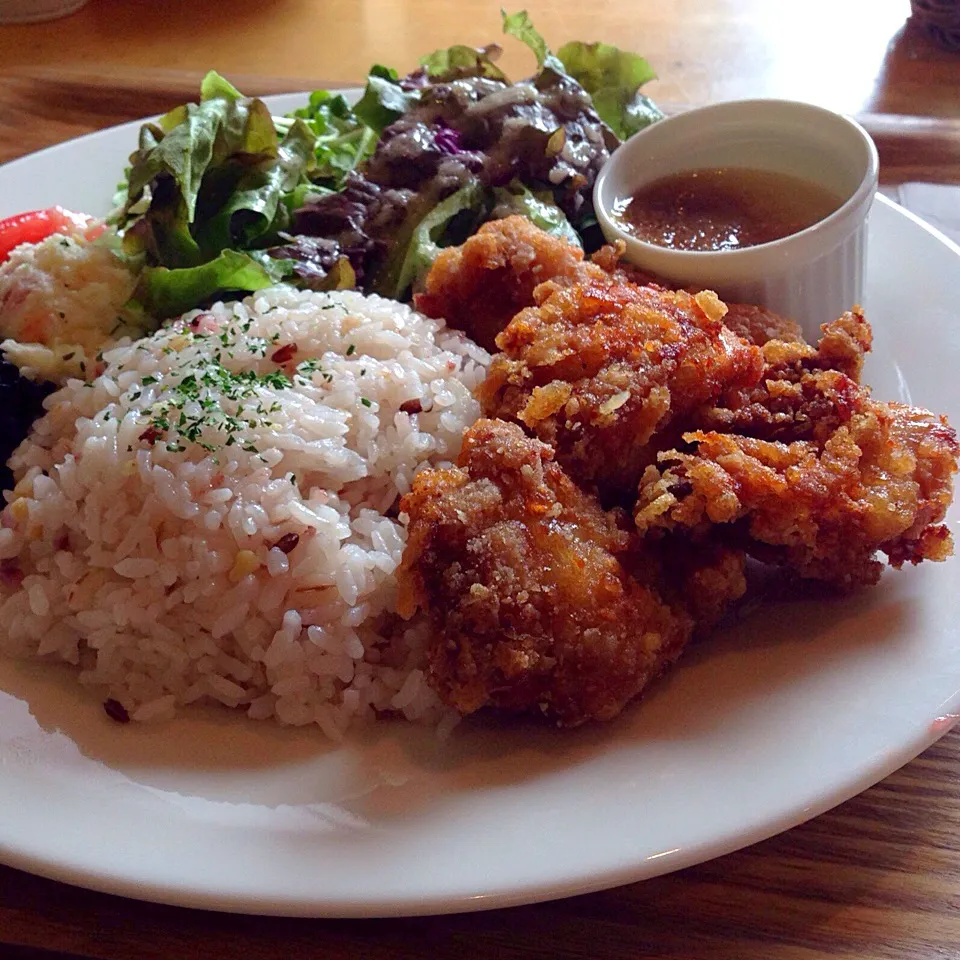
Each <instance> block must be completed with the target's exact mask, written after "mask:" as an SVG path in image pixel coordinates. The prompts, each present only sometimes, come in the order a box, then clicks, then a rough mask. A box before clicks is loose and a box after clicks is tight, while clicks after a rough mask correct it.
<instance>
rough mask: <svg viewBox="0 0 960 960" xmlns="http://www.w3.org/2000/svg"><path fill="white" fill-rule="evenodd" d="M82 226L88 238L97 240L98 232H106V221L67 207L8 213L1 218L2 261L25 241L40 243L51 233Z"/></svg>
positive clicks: (0, 242) (0, 260)
mask: <svg viewBox="0 0 960 960" xmlns="http://www.w3.org/2000/svg"><path fill="white" fill-rule="evenodd" d="M88 224H89V225H88ZM78 226H83V227H86V230H85V235H86V237H87V239H88V240H93V239H94V237H95V236H96V235H97V234H99V233H102V232H103V224H100V223H93V222H90V218H89V217H86V216H83V215H82V214H76V213H71V212H70V211H69V210H64V209H63V207H47V208H46V210H28V211H27V212H26V213H18V214H15V215H14V216H12V217H6V218H5V219H3V220H0V263H2V262H3V261H4V260H6V259H7V257H8V256H10V252H11V251H12V250H13V249H14V247H18V246H20V244H21V243H39V242H40V241H41V240H43V239H45V238H46V237H49V236H50V234H51V233H58V232H62V231H64V230H65V229H66V228H69V227H74V228H75V227H78Z"/></svg>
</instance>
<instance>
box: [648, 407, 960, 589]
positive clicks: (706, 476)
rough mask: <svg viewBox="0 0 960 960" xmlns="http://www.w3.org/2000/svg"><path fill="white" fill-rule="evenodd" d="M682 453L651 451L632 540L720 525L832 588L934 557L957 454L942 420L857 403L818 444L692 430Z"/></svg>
mask: <svg viewBox="0 0 960 960" xmlns="http://www.w3.org/2000/svg"><path fill="white" fill-rule="evenodd" d="M684 440H685V441H686V443H687V444H688V445H692V446H693V448H694V449H693V452H689V453H688V452H681V451H679V450H671V451H667V452H664V453H661V454H660V464H659V466H651V467H649V468H648V469H647V471H646V472H645V474H644V476H643V479H642V481H641V483H640V491H639V494H640V495H639V499H638V501H637V504H636V507H635V512H634V519H635V522H636V524H637V528H638V530H639V531H640V532H641V534H648V533H651V532H652V531H657V530H668V531H673V532H676V531H678V530H687V531H691V532H693V533H697V532H705V531H707V530H713V531H716V530H718V529H721V528H722V526H724V525H729V526H728V529H729V530H730V532H731V533H732V534H733V535H734V538H735V540H736V542H738V543H741V544H743V545H745V546H746V548H747V549H748V550H749V551H751V552H752V553H754V555H756V556H757V557H758V559H762V560H766V561H772V562H776V563H780V564H783V565H786V566H787V567H789V568H790V569H792V570H793V571H795V572H796V573H797V574H799V575H800V576H802V577H809V578H812V579H817V580H825V581H828V582H830V583H833V584H835V585H837V586H841V587H850V586H855V585H857V584H870V583H875V582H876V581H877V579H878V578H879V576H880V572H881V568H882V565H881V563H880V562H879V561H878V560H877V559H876V556H875V555H876V553H877V552H878V551H883V552H884V553H886V554H887V556H888V558H889V561H890V563H891V564H892V565H893V566H895V567H900V566H901V565H902V564H903V563H905V562H908V561H909V562H910V563H919V562H920V561H921V560H925V559H926V560H943V559H945V558H946V557H947V556H949V554H950V552H951V549H952V543H951V538H950V534H949V532H948V530H947V528H946V527H945V526H944V525H942V524H941V521H942V520H943V518H944V516H945V514H946V511H947V508H948V506H949V504H950V500H951V498H952V492H953V475H954V473H955V472H956V470H957V456H958V451H960V448H958V444H957V438H956V434H955V433H954V431H953V430H952V429H951V428H950V426H949V425H948V424H947V422H946V420H945V419H944V418H943V417H937V416H935V415H934V414H931V413H928V412H927V411H925V410H919V409H916V408H914V407H908V406H906V405H904V404H899V403H880V402H877V401H872V400H869V399H862V400H861V402H860V403H859V406H858V409H857V410H856V412H854V413H853V414H852V415H851V417H850V419H849V421H848V422H847V423H845V424H844V425H842V426H840V427H838V428H837V429H836V430H835V431H834V433H833V434H832V435H831V436H830V437H829V438H828V439H827V440H826V442H825V443H823V444H822V446H820V445H818V444H816V443H814V442H810V441H794V442H792V443H776V442H769V441H764V440H757V439H754V438H750V437H743V436H736V435H731V434H720V433H706V432H703V431H698V432H695V433H689V434H685V435H684Z"/></svg>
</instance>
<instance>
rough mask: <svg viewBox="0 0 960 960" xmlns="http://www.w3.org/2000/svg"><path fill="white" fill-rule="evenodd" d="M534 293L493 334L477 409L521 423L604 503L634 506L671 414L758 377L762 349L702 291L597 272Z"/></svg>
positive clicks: (695, 406) (693, 407) (681, 414)
mask: <svg viewBox="0 0 960 960" xmlns="http://www.w3.org/2000/svg"><path fill="white" fill-rule="evenodd" d="M536 297H537V299H538V301H539V305H538V306H536V307H529V308H527V309H526V310H523V311H521V312H520V313H519V314H517V316H516V317H514V318H513V320H512V321H511V322H510V323H509V325H508V326H507V328H506V329H505V330H504V331H503V332H502V333H501V334H500V335H499V336H498V337H497V345H498V346H499V347H500V349H501V351H502V353H500V354H499V355H497V356H495V357H494V359H493V362H492V363H491V365H490V369H489V372H488V375H487V378H486V380H485V381H484V383H483V384H482V385H481V387H480V388H479V390H478V396H479V398H480V402H481V405H482V407H483V411H484V414H485V415H486V416H491V417H499V418H501V419H506V420H513V421H515V422H519V423H522V424H523V425H524V426H525V427H526V428H527V429H528V430H529V431H530V432H531V433H533V434H535V435H536V436H537V437H539V438H540V439H541V440H543V441H544V442H545V443H548V444H550V445H551V446H552V447H553V448H554V450H555V451H556V456H557V460H558V461H559V463H560V464H562V466H563V467H564V468H565V469H566V470H567V471H568V472H569V473H570V475H571V476H572V477H573V478H574V479H575V480H576V481H577V482H578V483H580V484H582V485H584V486H586V487H592V486H596V487H597V488H598V489H599V490H600V492H601V494H602V495H603V497H604V499H606V500H608V501H616V500H618V499H621V500H623V501H624V502H626V503H630V502H632V498H633V493H634V490H635V487H636V482H637V480H638V478H639V476H640V473H641V471H642V469H643V467H644V466H645V465H646V464H647V463H649V462H650V461H651V459H652V456H653V453H654V452H655V447H654V446H653V445H652V444H651V441H652V440H653V439H654V437H655V436H656V435H657V434H659V433H660V432H662V431H663V430H665V429H666V428H667V427H668V426H669V424H670V423H671V422H672V421H674V420H677V419H679V418H682V417H684V416H685V415H686V414H689V413H691V412H693V411H694V410H696V409H699V408H700V407H702V406H703V405H705V404H710V403H711V402H713V401H714V400H716V398H717V397H719V396H720V394H721V393H722V392H723V391H724V390H728V389H732V388H734V387H746V386H748V385H752V384H755V383H756V381H757V379H758V377H759V375H760V371H761V369H762V357H761V353H760V350H759V349H758V348H757V347H754V346H751V345H749V344H747V343H746V342H745V341H743V340H741V339H740V338H739V337H737V336H736V335H734V334H733V333H731V332H730V331H729V330H728V329H727V328H726V327H725V326H724V325H723V322H722V317H723V313H724V309H725V308H724V305H723V304H722V303H721V302H720V301H719V300H718V299H717V298H716V297H715V296H714V295H713V294H710V293H708V292H704V293H700V294H697V295H696V296H693V295H691V294H689V293H686V292H684V291H669V290H663V289H661V288H657V287H650V286H648V287H638V286H636V285H634V284H629V283H621V282H616V281H613V280H611V279H609V278H604V279H602V280H593V281H588V282H576V283H567V284H563V285H558V284H552V283H547V284H544V285H542V286H541V287H539V288H538V289H537V291H536Z"/></svg>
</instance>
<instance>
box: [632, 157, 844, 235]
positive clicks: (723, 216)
mask: <svg viewBox="0 0 960 960" xmlns="http://www.w3.org/2000/svg"><path fill="white" fill-rule="evenodd" d="M842 203H843V200H842V198H840V197H838V196H836V195H835V194H833V193H831V192H830V191H829V190H827V189H826V188H825V187H822V186H820V184H817V183H811V182H810V181H809V180H803V179H801V178H800V177H794V176H791V175H790V174H786V173H774V172H773V171H771V170H751V169H747V168H744V167H721V168H719V169H704V170H684V171H682V172H681V173H674V174H671V175H670V176H668V177H663V178H661V179H660V180H654V181H653V182H652V183H648V184H646V185H645V186H643V187H641V188H640V189H639V190H638V191H637V192H636V193H635V194H634V195H633V196H632V197H631V198H630V199H629V200H627V201H625V202H624V201H621V203H620V204H618V205H617V208H616V210H615V211H614V212H615V215H616V216H617V218H618V219H619V220H620V222H621V223H622V224H623V226H624V228H625V229H626V230H627V232H628V233H631V234H633V236H635V237H636V238H637V239H638V240H645V241H646V242H647V243H655V244H657V246H660V247H671V248H673V249H674V250H704V251H709V250H739V249H740V248H741V247H754V246H756V245H757V244H760V243H769V242H770V241H771V240H779V239H781V238H782V237H788V236H790V234H792V233H798V232H799V231H801V230H804V229H806V228H807V227H809V226H812V225H813V224H815V223H816V222H817V221H819V220H822V219H823V218H824V217H826V216H829V215H830V214H831V213H833V212H834V210H837V209H838V208H839V207H840V205H841V204H842Z"/></svg>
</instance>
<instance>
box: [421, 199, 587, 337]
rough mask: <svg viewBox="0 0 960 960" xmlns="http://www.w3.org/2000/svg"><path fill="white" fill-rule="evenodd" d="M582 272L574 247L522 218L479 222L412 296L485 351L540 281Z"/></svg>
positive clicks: (528, 301)
mask: <svg viewBox="0 0 960 960" xmlns="http://www.w3.org/2000/svg"><path fill="white" fill-rule="evenodd" d="M584 270H586V271H587V272H590V271H591V270H592V271H594V272H596V273H598V274H599V273H602V271H601V270H600V268H599V267H591V265H589V264H585V263H584V261H583V252H582V251H581V250H579V249H578V248H577V247H575V246H573V245H572V244H569V243H567V242H565V241H564V240H561V239H559V238H558V237H553V236H551V235H550V234H548V233H544V232H543V231H542V230H539V229H538V228H537V227H535V226H534V225H533V224H532V223H531V222H530V221H529V220H528V219H527V218H526V217H521V216H512V217H506V218H505V219H503V220H492V221H490V222H488V223H485V224H484V225H483V226H482V227H481V228H480V229H479V230H478V231H477V233H475V234H474V235H473V236H472V237H470V239H468V240H467V241H466V242H465V243H464V244H462V245H461V246H459V247H448V248H447V249H446V250H441V251H440V253H439V254H438V256H437V258H436V260H435V261H434V263H433V266H432V267H431V268H430V271H429V273H428V274H427V277H426V280H425V288H424V291H423V292H422V293H418V294H416V295H415V296H414V304H415V306H416V308H417V309H418V310H419V311H420V312H421V313H425V314H426V315H427V316H428V317H443V318H444V319H446V321H447V323H448V324H449V325H450V326H452V327H456V328H457V329H459V330H463V331H464V332H465V333H466V334H467V335H468V336H470V337H471V338H472V339H473V340H475V341H476V342H477V343H479V344H480V346H482V347H484V348H485V349H487V350H495V349H496V345H495V342H494V341H495V338H496V336H497V334H498V333H499V332H500V331H501V330H502V329H503V328H504V327H505V326H506V325H507V324H508V323H509V322H510V320H511V319H512V317H513V316H514V314H515V313H517V312H518V311H519V310H522V309H523V308H524V307H526V306H529V305H530V304H531V303H533V291H534V289H535V288H536V287H537V285H538V284H541V283H543V282H544V281H545V280H552V279H557V278H567V279H573V278H575V277H577V276H579V275H580V274H581V272H583V271H584Z"/></svg>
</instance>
